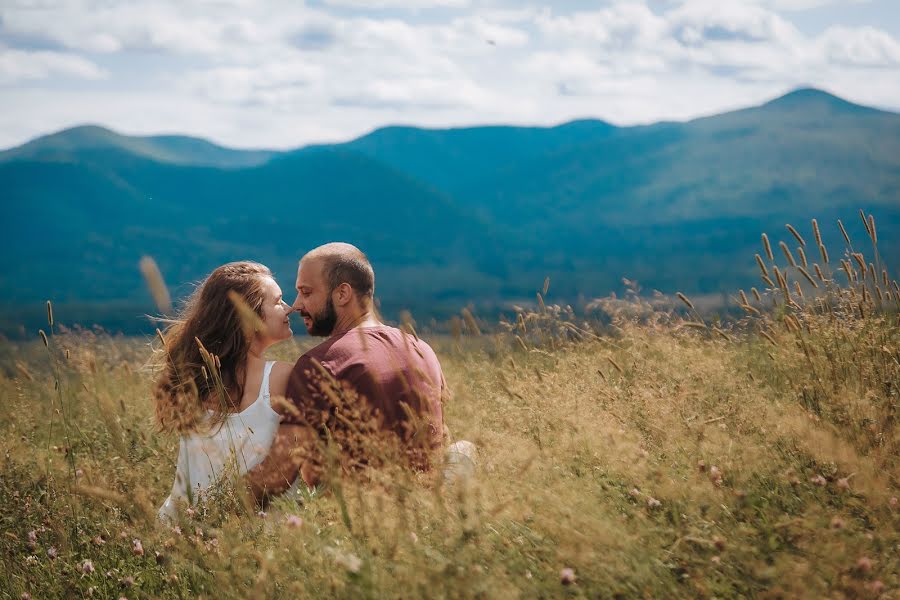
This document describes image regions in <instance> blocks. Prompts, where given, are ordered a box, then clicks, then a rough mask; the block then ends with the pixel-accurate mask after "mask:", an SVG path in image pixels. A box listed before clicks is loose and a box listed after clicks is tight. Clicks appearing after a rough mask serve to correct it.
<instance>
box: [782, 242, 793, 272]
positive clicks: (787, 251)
mask: <svg viewBox="0 0 900 600" xmlns="http://www.w3.org/2000/svg"><path fill="white" fill-rule="evenodd" d="M778 246H779V247H780V248H781V251H782V252H783V253H784V257H785V258H786V259H787V261H788V264H789V265H791V266H792V267H796V266H797V262H796V261H795V260H794V255H793V254H791V249H790V248H788V247H787V244H785V243H784V242H778Z"/></svg>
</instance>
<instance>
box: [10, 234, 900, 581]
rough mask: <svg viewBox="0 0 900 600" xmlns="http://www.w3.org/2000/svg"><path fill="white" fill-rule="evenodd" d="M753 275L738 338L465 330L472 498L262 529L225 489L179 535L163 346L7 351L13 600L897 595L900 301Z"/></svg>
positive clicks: (299, 509)
mask: <svg viewBox="0 0 900 600" xmlns="http://www.w3.org/2000/svg"><path fill="white" fill-rule="evenodd" d="M776 250H777V248H776ZM766 258H768V257H766ZM837 262H838V258H837V257H836V258H835V259H834V263H835V264H836V263H837ZM765 263H766V264H767V269H768V270H770V273H769V277H770V278H771V279H772V280H777V283H776V284H775V285H774V286H773V289H772V290H769V291H768V292H766V293H763V294H761V295H760V298H759V299H757V298H756V296H755V295H753V294H746V295H744V296H741V297H738V301H739V302H740V303H742V304H745V306H746V308H745V310H746V312H747V317H746V318H745V319H743V320H741V321H739V322H735V323H730V324H727V325H726V324H724V323H717V322H715V321H714V320H710V319H708V318H707V319H705V320H704V319H702V318H701V317H700V315H698V314H695V312H694V311H693V310H692V309H690V308H688V306H687V305H688V304H690V300H689V299H684V300H685V302H684V305H683V306H682V310H675V309H674V308H673V307H672V303H671V302H670V301H668V300H664V299H656V300H652V301H651V300H642V299H640V298H638V297H637V296H633V297H630V298H626V299H611V298H610V299H605V300H601V301H598V302H596V303H595V304H594V308H595V309H597V310H599V309H602V310H603V312H604V314H606V315H608V316H609V317H611V319H612V323H611V324H605V325H603V326H601V325H600V324H599V321H597V322H593V321H592V322H588V323H585V322H584V320H583V319H581V318H578V319H576V318H575V317H574V316H573V315H572V314H571V313H570V312H569V311H567V310H566V308H565V307H558V306H552V305H550V304H548V305H546V306H544V305H543V304H541V305H540V306H539V307H538V308H535V309H534V310H523V311H522V312H521V313H520V316H519V318H518V319H517V321H516V322H512V323H500V324H499V325H496V326H494V327H493V328H492V331H493V333H490V334H476V329H477V328H476V324H475V323H474V322H473V321H472V320H471V319H469V320H467V321H466V320H463V321H461V322H460V327H459V329H460V331H459V333H460V335H459V336H457V337H454V338H451V337H448V338H446V339H440V340H436V341H435V346H436V347H437V349H438V351H439V355H440V358H441V360H442V363H443V366H444V370H445V373H446V376H447V379H448V381H449V383H450V385H451V387H452V388H453V391H454V397H453V399H452V401H450V402H449V403H448V404H447V405H446V406H445V419H446V422H447V424H448V426H449V428H450V430H451V434H452V436H453V438H455V439H468V440H472V441H474V442H475V443H476V444H477V446H478V448H479V457H478V468H477V472H476V474H475V476H474V477H473V478H471V479H468V480H463V481H461V482H458V483H456V484H453V485H444V484H443V482H442V481H441V480H440V478H438V477H434V476H428V475H421V474H420V475H415V474H410V473H407V472H403V471H400V470H394V469H388V470H387V471H385V472H383V473H382V474H381V475H378V476H373V477H370V478H368V479H367V480H366V481H365V482H363V481H362V480H357V479H353V478H345V479H343V480H342V481H341V483H340V484H338V485H334V486H332V487H331V488H330V489H328V490H325V491H323V492H321V493H318V494H315V495H311V496H310V495H307V496H304V497H300V498H286V499H281V500H279V501H277V502H275V503H274V504H273V505H271V506H269V507H267V509H266V512H265V513H259V514H257V513H256V509H255V508H248V507H247V505H246V503H245V502H244V501H243V500H242V494H241V493H240V490H237V491H234V490H232V491H230V492H229V491H228V490H224V491H223V493H222V494H221V496H220V497H219V498H217V499H216V500H215V501H214V502H210V503H209V504H207V505H206V506H203V507H201V508H199V509H198V510H197V511H196V513H195V514H194V515H191V516H189V517H187V520H186V521H185V522H183V523H181V524H180V526H179V527H177V528H170V527H163V526H161V525H158V524H157V523H156V521H155V510H156V507H157V506H158V505H159V504H160V503H161V502H162V501H163V499H164V498H165V496H166V495H167V494H168V491H169V489H170V487H171V483H172V476H173V473H174V464H173V463H174V458H175V451H176V446H177V440H176V439H175V438H172V437H166V436H161V435H159V434H157V433H155V431H154V427H153V422H152V406H151V401H150V387H151V381H152V379H153V376H154V373H153V370H152V368H150V366H149V358H150V354H151V348H150V346H151V342H152V340H136V339H133V338H132V339H124V338H123V339H113V338H109V337H106V336H102V335H96V334H92V333H85V332H81V333H66V334H59V333H57V334H56V335H51V336H50V337H49V338H48V340H47V344H46V346H45V344H44V343H43V341H42V340H40V339H39V340H37V341H35V342H32V343H28V344H23V345H16V346H13V345H12V344H7V345H6V346H4V347H3V348H2V349H0V365H2V372H3V374H2V375H0V394H2V398H3V402H2V403H0V431H2V435H0V451H2V457H0V461H2V475H0V519H2V529H3V536H2V538H0V561H2V565H0V571H2V574H0V598H20V597H23V598H24V597H29V595H30V597H31V598H80V597H94V598H119V597H125V598H145V597H161V598H181V597H197V596H200V597H205V598H217V599H226V598H247V597H251V598H296V597H340V598H344V597H347V598H360V597H378V598H381V597H398V598H410V597H446V598H468V597H489V598H512V597H526V598H531V597H599V598H734V597H771V598H777V597H790V598H794V597H801V598H822V597H835V598H856V597H863V598H868V597H879V596H880V597H897V596H896V594H897V589H898V588H900V552H898V549H900V508H898V506H897V498H896V497H897V496H898V494H900V490H898V486H900V477H898V474H900V473H898V448H900V446H898V442H900V440H898V434H897V429H896V419H897V399H898V395H900V327H898V316H897V311H896V309H895V308H892V307H895V306H896V304H897V302H900V296H894V295H893V294H891V295H888V294H887V293H886V292H887V290H886V289H885V286H883V285H880V283H879V282H880V281H881V279H880V278H879V277H880V276H879V275H876V276H874V277H872V275H871V274H870V275H869V277H868V278H867V277H866V276H865V275H863V273H862V271H861V267H860V264H856V263H852V262H848V263H847V264H848V265H849V266H848V267H847V268H848V270H847V272H846V273H845V272H844V271H837V270H835V273H834V274H832V273H831V271H830V270H828V269H827V265H825V264H824V263H823V269H822V271H823V275H822V277H821V279H819V280H818V281H819V284H818V285H819V286H820V289H818V291H820V292H822V295H820V296H818V297H813V295H812V288H811V286H809V287H808V288H806V292H805V294H804V288H800V289H799V290H797V289H796V288H794V287H793V284H792V283H791V282H790V281H785V282H784V283H785V285H784V286H782V285H781V283H782V282H781V279H780V278H781V277H783V276H787V274H788V273H790V274H791V275H790V276H791V277H796V278H797V279H798V280H800V281H805V278H802V277H801V276H800V275H801V274H799V273H798V269H795V268H793V267H791V268H787V267H781V268H780V270H779V271H778V273H777V274H775V273H772V272H771V270H772V263H771V261H769V260H765ZM861 264H865V261H862V263H861ZM832 266H835V265H832ZM842 268H843V267H842ZM809 270H810V271H812V267H811V266H810V267H809ZM874 272H877V271H875V270H873V273H874ZM854 278H855V281H854ZM841 279H843V282H844V283H845V285H843V286H841V285H840V284H839V280H841ZM876 283H878V291H877V292H876V291H875V285H876ZM887 289H891V287H890V286H887ZM870 290H871V291H870ZM826 291H827V293H826ZM892 303H893V304H892ZM684 309H687V312H685V311H684ZM482 325H483V324H482ZM485 330H487V329H485ZM302 349H303V347H302V344H299V345H298V342H288V343H285V344H283V345H281V346H279V347H278V348H277V349H276V351H275V352H274V353H273V356H277V357H279V358H285V359H293V358H295V357H296V356H298V355H299V354H300V353H301V352H302Z"/></svg>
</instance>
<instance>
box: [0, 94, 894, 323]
mask: <svg viewBox="0 0 900 600" xmlns="http://www.w3.org/2000/svg"><path fill="white" fill-rule="evenodd" d="M0 194H2V197H3V202H2V205H0V206H2V207H0V211H2V212H0V217H2V222H3V224H4V225H3V235H2V236H0V247H2V250H3V256H4V257H5V260H4V261H3V262H2V264H0V307H2V309H3V311H2V312H3V314H4V316H3V317H2V318H0V332H3V333H4V334H6V335H22V334H23V332H24V334H28V332H30V331H33V329H34V328H35V327H37V326H39V325H40V321H41V319H42V318H43V308H42V307H43V301H44V300H46V299H52V300H53V301H54V302H55V303H56V305H57V307H58V308H57V314H58V315H59V316H60V317H61V319H62V320H63V321H64V322H70V323H71V322H74V321H81V322H99V323H101V324H104V325H107V326H109V327H111V328H113V329H121V330H123V331H127V332H132V331H138V330H141V329H146V328H147V327H148V326H149V323H148V321H147V320H146V319H142V318H141V317H140V315H142V314H144V313H152V312H153V310H154V309H153V306H152V303H151V301H150V297H149V294H148V292H147V291H146V290H145V287H144V285H143V283H142V281H141V277H140V274H139V272H138V269H137V263H138V260H139V259H140V257H141V256H143V255H150V256H153V257H154V258H155V259H156V260H157V262H158V264H159V265H160V268H161V269H162V272H163V274H164V276H165V278H166V280H167V282H168V283H169V284H170V286H171V287H172V290H173V292H174V295H175V296H184V295H185V294H187V293H189V291H190V289H191V285H192V283H193V282H196V281H199V280H200V279H202V277H203V275H204V274H205V273H208V272H209V271H210V270H211V269H213V268H214V267H215V266H217V265H219V264H221V263H223V262H227V261H230V260H237V259H244V258H250V259H254V260H259V261H261V262H263V263H265V264H267V265H269V266H270V267H272V269H273V271H274V272H275V274H276V276H277V278H278V280H279V282H280V283H281V285H282V288H284V289H285V291H286V294H285V295H286V296H288V297H290V296H291V294H290V291H289V290H290V289H291V288H292V287H293V277H294V273H295V268H296V262H297V259H298V258H299V257H300V256H302V254H303V253H304V252H305V251H306V250H308V249H310V248H312V247H314V246H316V245H318V244H320V243H323V242H326V241H331V240H344V241H349V242H352V243H355V244H356V245H358V246H359V247H360V248H362V249H363V250H365V251H366V252H367V254H368V255H369V257H370V258H371V260H372V262H373V264H374V266H375V269H376V273H377V289H376V295H377V297H378V298H379V300H380V302H381V305H382V309H383V311H384V312H385V314H386V315H387V316H388V317H391V316H393V315H396V313H397V311H399V310H400V309H403V308H407V309H410V310H412V312H413V314H414V315H416V316H417V317H422V318H427V317H435V318H441V317H444V316H446V315H448V314H451V313H454V312H456V311H458V310H459V308H460V307H462V306H464V305H466V304H469V303H473V304H474V305H475V306H476V307H484V308H485V310H487V309H488V308H497V307H500V306H503V305H505V304H508V303H509V302H514V301H522V300H523V299H529V298H533V297H534V292H535V291H536V290H537V288H538V287H539V286H540V285H541V283H542V282H543V281H544V278H545V277H546V276H550V277H551V280H552V286H551V296H553V298H555V300H556V301H561V302H569V303H572V304H575V303H576V302H578V301H579V299H586V298H591V297H595V296H599V295H605V294H608V293H609V292H611V291H618V290H621V289H622V278H623V277H627V278H628V279H630V280H636V281H638V282H639V283H640V284H641V285H642V286H643V287H644V288H645V289H648V290H649V289H658V290H661V291H663V292H666V293H674V291H676V290H681V291H684V292H686V293H693V294H721V293H724V292H729V293H731V292H734V290H735V289H737V288H738V287H742V286H749V285H756V281H757V280H756V265H755V261H754V259H753V254H754V253H756V252H758V251H759V238H760V233H762V232H763V231H767V232H768V233H769V235H770V237H772V238H774V239H775V240H776V243H777V240H778V239H784V240H785V241H786V242H788V243H789V244H791V245H792V247H794V246H796V243H795V242H794V240H793V238H792V237H790V235H789V234H788V233H787V231H786V229H785V224H786V223H792V224H793V225H795V226H796V227H798V228H799V229H801V231H803V232H806V233H808V235H809V236H810V237H811V231H809V220H810V219H811V218H817V219H818V221H819V223H820V224H821V225H822V228H823V234H824V236H825V238H826V243H830V244H831V247H832V248H834V250H833V252H834V251H835V250H837V248H838V247H839V246H840V245H841V244H839V242H842V240H841V238H840V235H839V233H838V230H837V227H836V220H837V219H838V218H841V219H842V220H843V222H844V223H845V224H847V225H848V226H849V229H850V233H851V236H852V237H854V238H855V239H858V240H860V241H861V240H862V239H863V236H864V235H865V234H864V231H863V229H862V225H861V224H860V223H859V218H858V216H857V211H858V209H859V208H862V209H864V210H865V211H866V212H867V213H872V214H874V215H875V218H876V220H877V223H878V229H879V250H880V253H881V255H882V257H883V258H884V259H885V262H886V263H887V264H888V265H890V266H894V267H898V266H900V265H898V260H897V259H898V258H900V115H898V114H895V113H891V112H885V111H880V110H876V109H873V108H868V107H863V106H859V105H855V104H852V103H850V102H847V101H845V100H842V99H840V98H837V97H835V96H832V95H830V94H828V93H825V92H823V91H820V90H814V89H801V90H796V91H794V92H791V93H789V94H787V95H785V96H782V97H780V98H777V99H775V100H773V101H771V102H768V103H766V104H763V105H761V106H756V107H752V108H747V109H744V110H738V111H734V112H729V113H725V114H721V115H716V116H712V117H707V118H701V119H695V120H692V121H688V122H683V123H674V122H665V123H657V124H653V125H646V126H634V127H617V126H614V125H612V124H610V123H607V122H604V121H599V120H579V121H573V122H570V123H565V124H562V125H559V126H556V127H512V126H485V127H468V128H457V129H423V128H417V127H399V126H392V127H385V128H381V129H377V130H375V131H373V132H372V133H370V134H368V135H365V136H362V137H360V138H357V139H354V140H351V141H349V142H346V143H340V144H331V145H315V146H306V147H302V148H298V149H296V150H290V151H274V150H238V149H230V148H223V147H220V146H217V145H215V144H213V143H211V142H208V141H205V140H202V139H197V138H190V137H184V136H175V135H171V136H152V137H135V136H125V135H121V134H118V133H116V132H113V131H110V130H108V129H105V128H102V127H99V126H81V127H75V128H72V129H67V130H64V131H60V132H58V133H54V134H51V135H47V136H44V137H40V138H37V139H35V140H33V141H30V142H28V143H26V144H24V145H22V146H18V147H16V148H12V149H9V150H6V151H4V152H0Z"/></svg>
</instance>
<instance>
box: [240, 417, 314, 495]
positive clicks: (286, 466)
mask: <svg viewBox="0 0 900 600" xmlns="http://www.w3.org/2000/svg"><path fill="white" fill-rule="evenodd" d="M313 435H314V433H313V431H312V430H310V429H309V428H307V427H304V426H302V425H290V424H282V425H280V426H279V427H278V432H277V433H276V434H275V439H274V440H273V441H272V448H271V449H270V450H269V454H268V455H267V456H266V458H265V460H263V462H261V463H260V464H259V465H257V466H256V467H254V468H253V469H251V470H250V471H248V472H247V474H246V475H245V476H244V481H246V482H247V484H248V486H249V487H250V491H251V492H252V493H253V495H254V497H255V498H256V500H257V501H261V500H263V499H265V498H267V497H269V496H275V495H278V494H283V493H284V492H286V491H287V490H288V488H290V487H291V485H292V484H293V483H294V480H295V479H297V476H298V475H299V474H300V468H301V466H302V465H303V463H304V460H305V458H306V455H307V453H308V450H309V449H310V448H311V446H312V443H314V438H313V437H312V436H313Z"/></svg>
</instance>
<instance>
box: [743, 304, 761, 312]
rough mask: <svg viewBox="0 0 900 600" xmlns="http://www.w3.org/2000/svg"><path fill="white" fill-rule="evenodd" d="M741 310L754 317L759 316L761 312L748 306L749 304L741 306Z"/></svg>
mask: <svg viewBox="0 0 900 600" xmlns="http://www.w3.org/2000/svg"><path fill="white" fill-rule="evenodd" d="M741 308H743V309H744V310H745V311H747V312H748V313H753V314H754V315H761V314H762V313H761V312H759V310H757V309H756V308H754V307H752V306H750V305H749V304H741Z"/></svg>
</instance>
